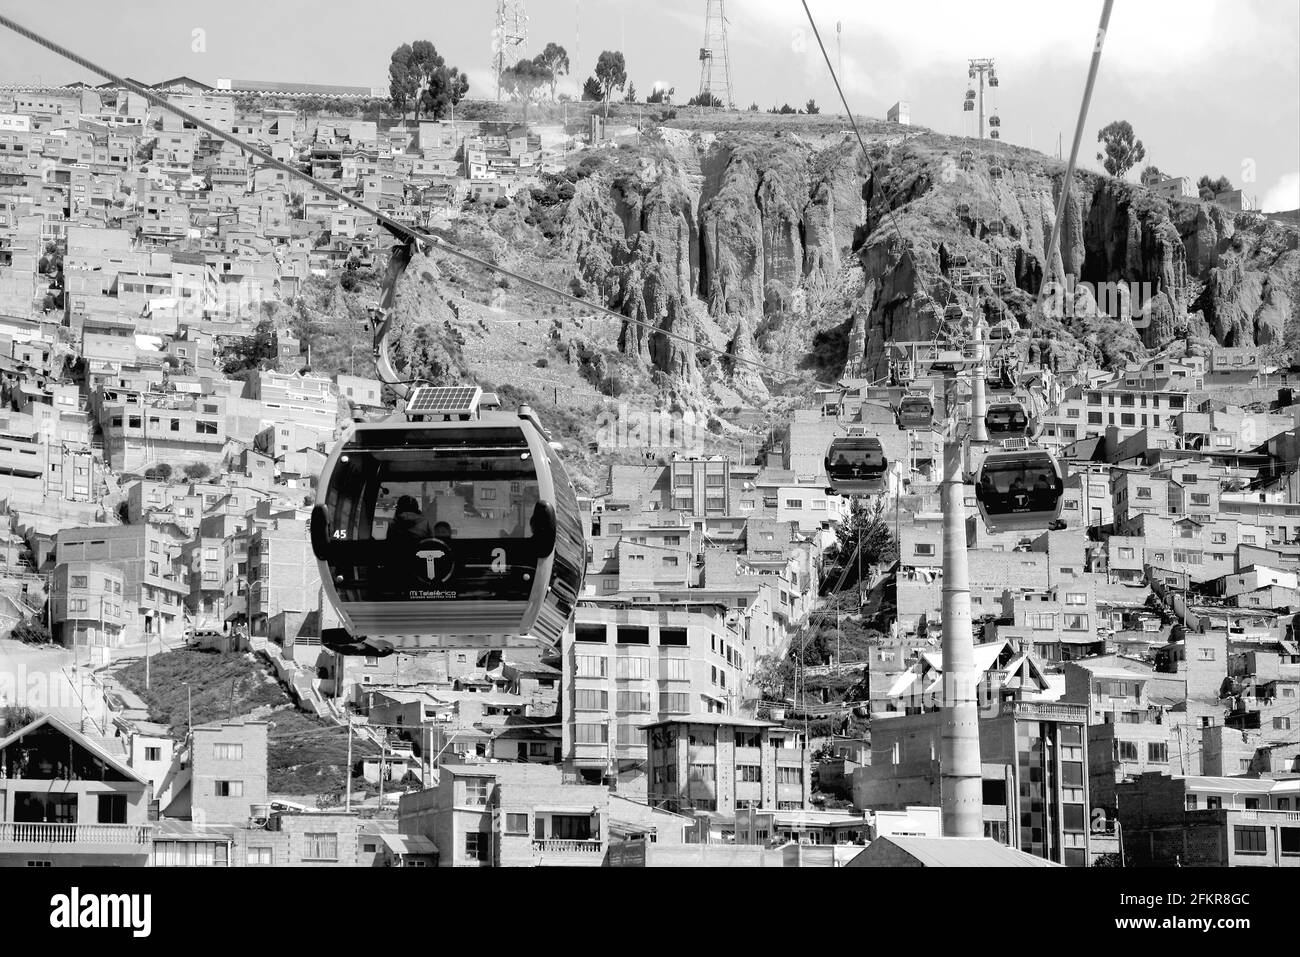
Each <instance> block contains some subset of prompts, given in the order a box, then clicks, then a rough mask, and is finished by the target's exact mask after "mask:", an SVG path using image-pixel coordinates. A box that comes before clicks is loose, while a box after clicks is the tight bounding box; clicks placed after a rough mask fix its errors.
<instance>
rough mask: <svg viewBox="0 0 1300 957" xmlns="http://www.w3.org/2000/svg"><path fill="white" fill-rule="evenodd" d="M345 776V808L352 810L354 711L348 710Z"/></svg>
mask: <svg viewBox="0 0 1300 957" xmlns="http://www.w3.org/2000/svg"><path fill="white" fill-rule="evenodd" d="M343 777H344V779H345V780H346V781H347V787H348V790H347V797H346V798H345V799H344V805H343V807H344V809H345V810H348V811H351V810H352V712H351V711H349V712H348V766H347V767H346V768H344V769H343Z"/></svg>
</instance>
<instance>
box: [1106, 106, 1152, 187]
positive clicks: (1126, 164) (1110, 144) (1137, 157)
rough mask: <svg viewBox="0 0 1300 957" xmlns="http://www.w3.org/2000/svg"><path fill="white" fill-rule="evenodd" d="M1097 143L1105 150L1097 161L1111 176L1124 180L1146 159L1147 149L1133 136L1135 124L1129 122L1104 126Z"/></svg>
mask: <svg viewBox="0 0 1300 957" xmlns="http://www.w3.org/2000/svg"><path fill="white" fill-rule="evenodd" d="M1097 142H1098V143H1101V144H1102V149H1103V152H1101V153H1098V154H1097V159H1098V160H1100V161H1101V163H1102V166H1104V167H1105V168H1106V172H1107V173H1109V174H1110V175H1111V176H1118V177H1119V178H1120V179H1123V178H1124V175H1125V174H1126V173H1127V172H1128V171H1129V170H1131V169H1132V168H1133V167H1134V166H1136V165H1137V164H1138V163H1140V162H1142V161H1143V160H1144V159H1146V155H1147V150H1146V147H1145V146H1143V145H1142V141H1141V140H1140V139H1137V137H1135V136H1134V135H1133V124H1132V123H1130V122H1129V121H1128V120H1115V121H1114V122H1113V123H1109V124H1107V125H1106V126H1103V127H1102V128H1101V129H1100V130H1098V131H1097Z"/></svg>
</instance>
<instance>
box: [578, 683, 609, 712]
mask: <svg viewBox="0 0 1300 957" xmlns="http://www.w3.org/2000/svg"><path fill="white" fill-rule="evenodd" d="M573 697H574V702H573V707H574V710H576V711H607V710H608V709H609V692H607V691H595V690H592V689H590V688H578V689H577V690H576V691H574V693H573Z"/></svg>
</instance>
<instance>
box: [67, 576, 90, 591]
mask: <svg viewBox="0 0 1300 957" xmlns="http://www.w3.org/2000/svg"><path fill="white" fill-rule="evenodd" d="M86 581H87V576H85V575H73V576H72V584H71V587H72V588H85V587H86Z"/></svg>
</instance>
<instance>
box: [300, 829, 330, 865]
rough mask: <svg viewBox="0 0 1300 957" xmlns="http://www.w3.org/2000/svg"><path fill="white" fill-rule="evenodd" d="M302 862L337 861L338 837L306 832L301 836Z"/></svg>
mask: <svg viewBox="0 0 1300 957" xmlns="http://www.w3.org/2000/svg"><path fill="white" fill-rule="evenodd" d="M302 837H303V854H302V859H303V860H304V861H337V860H338V859H339V836H338V835H337V834H324V833H312V832H310V831H309V832H307V833H305V834H303V836H302Z"/></svg>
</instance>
